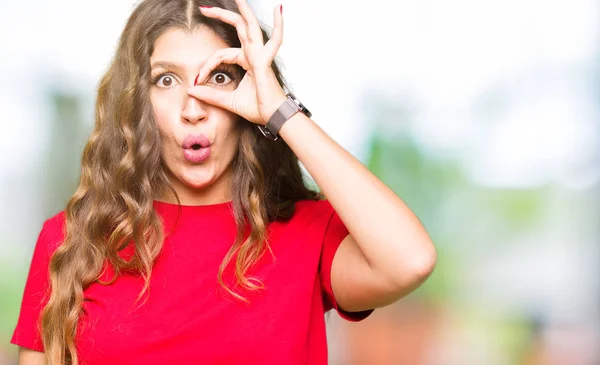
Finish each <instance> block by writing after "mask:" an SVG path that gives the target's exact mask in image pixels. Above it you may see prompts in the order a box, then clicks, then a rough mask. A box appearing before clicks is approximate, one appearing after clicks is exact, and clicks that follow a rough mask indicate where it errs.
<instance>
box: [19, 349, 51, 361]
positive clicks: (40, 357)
mask: <svg viewBox="0 0 600 365" xmlns="http://www.w3.org/2000/svg"><path fill="white" fill-rule="evenodd" d="M45 364H46V355H45V354H44V353H43V352H39V351H35V350H31V349H28V348H26V347H22V346H19V365H45Z"/></svg>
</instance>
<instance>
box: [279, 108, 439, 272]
mask: <svg viewBox="0 0 600 365" xmlns="http://www.w3.org/2000/svg"><path fill="white" fill-rule="evenodd" d="M279 134H280V136H281V138H283V139H284V140H285V141H286V143H287V144H288V145H289V146H290V147H291V149H292V150H293V151H294V152H295V153H296V155H297V156H298V158H299V159H300V161H301V162H302V164H303V165H304V166H305V167H306V169H307V170H308V172H309V173H310V174H311V176H312V177H313V179H314V180H315V182H316V183H317V185H318V186H319V187H320V188H321V190H322V191H323V193H324V194H325V195H326V196H327V198H328V200H329V201H330V202H331V204H332V206H333V207H334V209H335V210H336V212H337V213H338V214H339V215H340V217H341V218H342V221H343V222H344V223H345V224H346V226H347V228H348V230H349V231H350V234H351V235H352V237H353V238H354V239H355V240H356V242H357V245H358V246H359V247H360V249H361V251H362V253H363V255H364V256H365V259H366V260H367V261H368V263H369V266H370V267H371V268H373V269H375V270H377V271H380V272H382V273H385V274H390V275H393V276H394V277H397V276H398V275H406V273H407V272H411V273H414V272H415V270H416V271H420V270H424V271H427V270H430V265H432V264H433V263H434V262H435V248H434V247H433V244H432V243H431V240H430V238H429V235H428V234H427V232H426V231H425V228H424V227H423V226H422V224H421V223H420V222H419V220H418V218H417V217H416V216H415V214H414V213H413V212H412V211H411V210H410V209H409V208H408V207H407V206H406V205H405V204H404V202H403V201H402V200H401V199H400V198H399V197H398V196H397V195H396V194H395V193H394V192H393V191H392V190H391V189H390V188H388V187H387V186H386V185H385V184H384V183H383V182H381V180H379V179H378V178H377V177H376V176H375V175H373V174H372V173H371V172H370V171H369V170H368V169H367V168H366V167H365V166H364V165H363V164H362V163H361V162H360V161H358V160H357V159H356V158H355V157H353V156H352V155H351V154H350V153H349V152H348V151H346V150H345V149H344V148H343V147H341V146H340V145H339V144H338V143H336V142H335V141H334V140H333V139H332V138H331V137H329V136H328V135H327V134H326V133H325V132H324V131H323V130H322V129H321V128H320V127H319V126H318V125H317V124H316V123H314V121H312V120H311V119H309V118H308V117H306V116H305V115H304V114H302V113H297V114H295V115H294V116H293V117H292V118H291V119H290V120H288V121H287V122H286V123H285V124H284V125H283V127H282V128H281V130H280V133H279ZM398 270H401V271H402V272H400V273H399V272H398Z"/></svg>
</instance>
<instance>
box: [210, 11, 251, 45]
mask: <svg viewBox="0 0 600 365" xmlns="http://www.w3.org/2000/svg"><path fill="white" fill-rule="evenodd" d="M200 11H201V12H202V14H204V15H205V16H207V17H211V18H215V19H219V20H221V21H223V22H225V23H227V24H231V25H233V26H234V27H235V29H236V30H237V33H238V37H239V38H240V42H242V46H244V45H245V44H249V42H250V40H249V39H248V30H247V25H246V21H245V20H244V18H242V16H241V15H240V14H237V13H234V12H233V11H229V10H225V9H223V8H219V7H210V8H209V7H200Z"/></svg>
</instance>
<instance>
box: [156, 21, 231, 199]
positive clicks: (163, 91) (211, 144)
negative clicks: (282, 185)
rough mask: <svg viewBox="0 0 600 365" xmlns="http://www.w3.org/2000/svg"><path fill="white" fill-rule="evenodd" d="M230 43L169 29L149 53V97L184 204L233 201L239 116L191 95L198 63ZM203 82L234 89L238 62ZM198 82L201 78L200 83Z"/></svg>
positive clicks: (202, 32)
mask: <svg viewBox="0 0 600 365" xmlns="http://www.w3.org/2000/svg"><path fill="white" fill-rule="evenodd" d="M228 47H229V46H228V44H227V43H225V42H224V41H223V40H222V39H221V38H219V37H218V36H217V35H216V34H215V33H214V32H213V31H212V30H211V29H209V28H206V27H203V26H202V27H200V29H199V30H198V31H196V32H194V33H193V34H190V33H186V32H185V31H183V30H181V29H179V28H171V29H168V30H167V31H165V32H164V33H163V34H162V35H161V36H159V37H158V39H157V40H156V42H155V44H154V53H153V54H152V56H151V57H150V65H151V73H152V80H153V82H152V85H151V86H150V100H151V103H152V108H153V111H154V117H155V118H156V121H157V123H158V128H159V130H160V132H161V138H162V151H161V154H162V158H163V161H164V163H165V165H166V169H167V175H168V176H169V179H170V180H171V184H172V185H173V187H174V188H175V191H177V194H178V195H179V198H180V199H181V203H182V204H184V205H205V204H215V203H220V202H224V201H228V200H231V197H230V181H231V176H232V171H231V168H230V166H231V162H232V160H233V157H234V156H235V154H236V152H237V148H238V138H239V123H241V120H240V117H239V116H238V115H236V114H234V113H231V112H229V111H227V110H225V109H222V108H219V107H216V106H213V105H211V104H207V103H205V102H204V101H200V100H198V99H195V98H194V97H192V96H189V95H188V94H187V92H186V90H187V89H188V88H189V87H191V86H193V85H194V80H195V78H196V76H197V75H198V71H199V70H200V66H201V65H202V64H203V63H204V62H205V61H206V60H207V59H208V58H209V57H210V56H211V55H212V54H213V53H214V52H215V51H216V50H218V49H220V48H228ZM221 66H223V67H222V68H220V69H219V68H217V70H216V71H213V73H212V74H211V76H210V77H209V79H208V81H207V82H206V85H209V86H212V87H215V88H219V89H221V90H230V91H232V90H234V89H235V88H236V87H237V84H238V83H239V81H240V80H238V77H239V75H238V74H236V68H235V67H236V66H234V65H221ZM199 82H201V80H200V81H199Z"/></svg>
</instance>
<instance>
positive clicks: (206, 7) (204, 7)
mask: <svg viewBox="0 0 600 365" xmlns="http://www.w3.org/2000/svg"><path fill="white" fill-rule="evenodd" d="M210 8H212V6H201V7H200V9H210Z"/></svg>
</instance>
